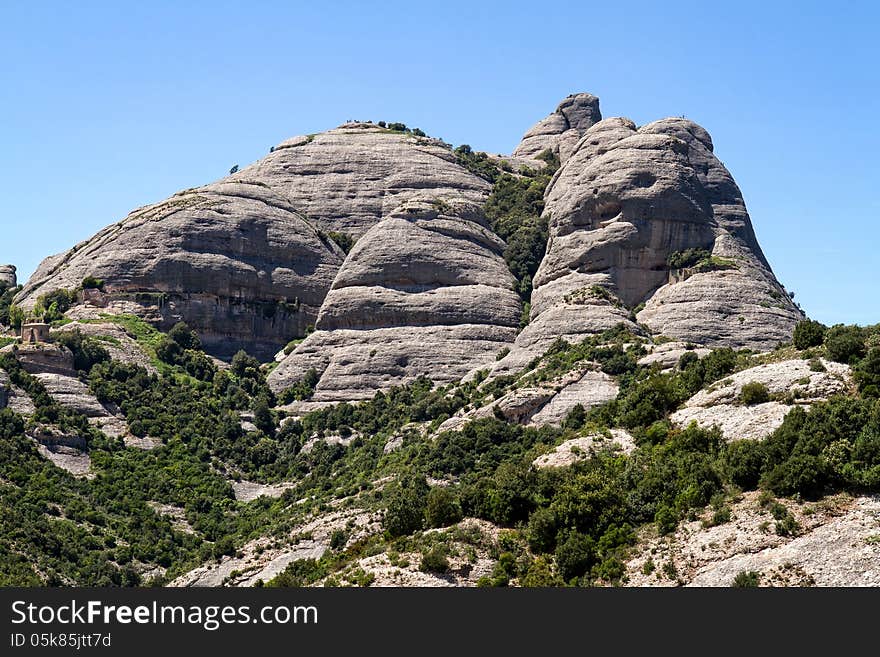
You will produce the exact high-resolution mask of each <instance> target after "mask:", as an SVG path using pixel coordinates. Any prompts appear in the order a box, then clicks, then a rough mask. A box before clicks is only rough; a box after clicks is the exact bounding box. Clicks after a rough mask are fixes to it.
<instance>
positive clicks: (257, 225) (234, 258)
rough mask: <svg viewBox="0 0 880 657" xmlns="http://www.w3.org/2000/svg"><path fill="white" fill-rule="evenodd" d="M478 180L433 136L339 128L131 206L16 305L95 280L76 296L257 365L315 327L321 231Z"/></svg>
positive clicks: (324, 259)
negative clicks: (99, 286) (180, 331)
mask: <svg viewBox="0 0 880 657" xmlns="http://www.w3.org/2000/svg"><path fill="white" fill-rule="evenodd" d="M489 187H490V185H489V183H487V182H486V181H485V180H483V179H482V178H479V177H477V176H474V175H472V174H471V173H469V172H468V171H467V170H465V169H464V168H463V167H461V166H459V165H458V164H457V163H456V160H455V156H454V154H453V153H452V151H451V150H450V148H449V147H448V145H446V144H444V143H443V142H441V141H439V140H435V139H428V138H423V137H415V136H412V135H406V134H402V133H394V132H391V131H389V130H385V129H382V128H379V127H378V126H376V125H373V124H367V123H351V124H346V125H344V126H341V127H340V128H337V129H335V130H330V131H328V132H326V133H322V134H319V135H310V136H306V137H295V138H293V139H289V140H287V141H285V142H282V143H281V144H279V145H278V146H277V147H275V148H274V149H273V151H272V152H271V153H270V154H269V155H268V156H267V157H266V158H264V159H262V160H260V161H258V162H257V163H255V164H253V165H252V166H249V167H247V168H245V169H243V170H241V171H239V172H237V173H235V174H233V175H230V176H228V177H227V178H224V179H223V180H221V181H219V182H217V183H213V184H210V185H206V186H204V187H200V188H196V189H191V190H186V191H184V192H180V193H179V194H176V195H175V196H173V197H171V198H170V199H168V200H166V201H163V202H161V203H158V204H155V205H151V206H147V207H145V208H141V209H139V210H136V211H134V212H133V213H131V214H130V215H129V216H128V217H127V218H125V219H124V220H123V221H121V222H119V223H117V224H114V225H112V226H110V227H108V228H106V229H105V230H103V231H101V232H100V233H98V234H97V235H96V236H94V237H93V238H91V239H89V240H87V241H85V242H83V243H82V244H79V245H78V246H76V247H74V249H72V250H71V251H69V252H67V253H65V254H61V255H57V256H52V257H51V258H47V259H46V260H45V261H44V262H43V263H42V264H41V265H40V268H39V269H38V270H37V272H36V273H35V274H34V276H33V277H32V278H31V280H30V281H29V282H28V284H27V285H26V286H25V289H24V290H23V291H22V293H21V294H20V295H19V297H18V301H19V303H21V305H23V306H24V307H25V308H29V307H32V306H33V304H34V303H35V302H36V299H37V298H38V296H39V295H41V294H44V293H47V292H50V291H52V290H54V289H58V288H68V289H72V288H76V287H78V286H79V285H80V283H81V282H82V280H83V278H85V277H86V276H94V277H95V278H99V279H102V280H104V281H105V284H106V285H105V293H103V294H101V293H97V292H96V291H89V293H90V295H89V298H88V299H85V301H87V303H88V304H91V305H94V306H97V307H99V308H100V309H102V310H104V311H106V312H111V313H112V312H134V313H136V314H138V315H140V316H141V317H144V318H145V319H148V320H149V321H153V322H156V323H158V324H159V325H160V327H161V328H165V329H167V328H169V327H170V326H171V325H173V324H174V323H175V322H177V321H181V320H183V321H186V322H187V323H188V324H189V325H190V326H191V327H193V328H195V329H196V330H197V331H198V332H199V334H200V336H201V337H202V342H203V344H204V345H205V347H206V349H207V350H208V351H209V352H211V353H213V354H215V355H219V356H222V357H228V356H230V355H232V354H233V353H234V352H235V351H237V350H238V349H239V348H242V347H243V348H245V349H247V350H248V351H250V352H252V353H253V354H254V355H256V356H258V357H260V358H262V359H265V360H268V359H270V358H271V356H272V355H273V354H274V353H276V352H277V351H278V350H279V349H280V348H281V347H283V346H284V345H285V344H287V342H288V341H289V340H291V339H293V338H296V337H302V336H303V335H304V334H305V329H306V327H307V326H309V325H313V324H314V323H315V319H316V317H317V312H318V309H319V308H320V306H321V304H322V302H323V301H324V296H325V294H326V293H327V291H328V290H329V288H330V284H331V283H332V281H333V278H334V276H335V275H336V273H337V271H338V269H339V267H340V266H341V264H342V261H343V259H344V253H343V252H342V251H341V249H340V248H339V247H338V246H337V245H336V244H335V243H334V242H333V241H332V240H331V239H330V238H329V237H328V236H327V233H328V232H330V231H342V232H345V233H348V234H349V236H354V237H357V236H359V235H361V234H363V233H364V232H366V231H367V230H368V229H369V228H370V227H371V226H373V225H374V224H376V223H377V222H378V221H379V219H380V218H381V217H383V216H385V215H386V214H388V213H389V212H390V211H391V210H392V209H394V208H396V207H398V206H399V205H400V204H401V203H403V202H405V201H406V200H407V199H409V198H412V197H414V196H416V195H421V194H424V193H426V192H428V193H430V195H431V196H432V198H436V199H453V198H454V199H459V200H460V199H465V200H471V201H473V202H475V203H482V201H483V200H484V199H485V197H486V195H487V194H488V191H489Z"/></svg>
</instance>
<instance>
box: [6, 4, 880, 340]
mask: <svg viewBox="0 0 880 657" xmlns="http://www.w3.org/2000/svg"><path fill="white" fill-rule="evenodd" d="M876 4H877V3H872V2H854V3H847V2H827V1H825V2H816V3H813V2H801V3H796V2H791V3H788V2H785V3H783V2H772V1H768V0H764V1H762V2H736V3H724V4H723V5H722V4H721V3H709V2H705V1H703V2H693V3H648V2H641V3H640V2H628V3H626V4H625V5H621V4H620V3H611V2H602V3H598V2H596V3H590V2H560V1H557V2H553V3H547V2H534V1H532V2H528V3H518V2H511V1H508V2H492V3H488V2H486V3H484V2H477V1H474V0H471V1H469V2H462V3H459V2H444V3H439V2H436V3H435V2H432V3H421V2H407V3H397V2H395V3H382V2H373V3H365V2H357V3H341V2H339V3H335V2H318V3H314V2H312V3H308V4H306V3H295V2H260V1H251V2H241V1H240V0H239V1H238V2H221V1H217V0H212V1H211V2H185V3H184V2H179V1H178V2H162V1H154V2H149V3H133V2H77V3H67V2H64V3H62V2H41V3H36V2H33V1H27V2H21V1H18V0H4V2H3V13H2V21H0V88H2V91H0V94H2V96H0V147H2V159H0V224H2V234H0V235H2V236H0V263H5V262H11V263H14V264H16V265H17V266H18V267H19V269H20V274H21V275H22V277H27V276H29V275H30V273H31V272H32V271H33V270H34V268H35V267H36V265H37V264H38V262H39V261H40V260H41V259H42V258H43V257H44V256H46V255H49V254H52V253H56V252H59V251H62V250H65V249H67V248H69V247H70V246H72V245H73V244H74V243H76V242H77V241H80V240H82V239H85V238H87V237H89V236H90V235H92V234H93V233H94V232H96V231H97V230H99V229H100V228H102V227H103V226H105V225H106V224H109V223H112V222H114V221H118V220H119V219H121V218H122V217H124V216H125V215H126V214H127V213H128V211H130V210H131V209H133V208H135V207H137V206H140V205H144V204H146V203H150V202H154V201H157V200H160V199H162V198H164V197H166V196H168V195H169V194H171V193H173V192H175V191H177V190H179V189H183V188H187V187H191V186H194V185H198V184H202V183H206V182H209V181H211V180H213V179H216V178H218V177H220V176H222V175H224V174H225V173H226V172H227V171H228V170H229V168H230V167H231V166H232V165H233V164H240V165H242V166H244V165H245V164H248V163H250V162H252V161H254V160H256V159H258V158H260V157H262V156H263V155H264V154H265V153H266V152H267V151H268V149H269V147H270V146H272V145H273V144H276V143H278V142H280V141H281V140H283V139H284V138H286V137H288V136H292V135H295V134H302V133H309V132H317V131H320V130H324V129H327V128H331V127H333V126H336V125H338V124H339V123H342V122H343V121H345V120H347V119H350V118H357V119H373V120H380V119H384V120H392V121H395V120H396V121H403V122H405V123H407V124H409V125H411V126H418V127H421V128H422V129H424V130H425V131H426V132H428V133H429V134H432V135H435V136H439V137H443V138H444V139H446V140H447V141H449V142H451V143H453V144H456V145H457V144H461V143H469V144H471V145H472V146H473V147H474V148H477V149H481V150H489V151H494V152H510V151H511V150H512V149H513V148H514V146H515V145H516V143H517V142H518V140H519V138H520V136H521V135H522V133H523V132H524V131H525V130H526V129H527V128H528V127H529V126H530V125H531V124H533V123H534V122H535V121H536V120H538V119H539V118H541V117H543V116H544V115H546V114H548V113H549V112H550V111H552V110H553V109H554V108H555V106H556V104H557V103H558V101H559V100H561V99H562V98H563V97H565V96H566V95H567V94H569V93H571V92H575V91H589V92H591V93H594V94H596V95H598V96H599V97H600V98H601V102H602V113H603V115H604V116H606V117H609V116H619V115H623V116H628V117H630V118H632V119H633V120H634V121H636V122H637V123H639V124H642V123H647V122H649V121H652V120H654V119H657V118H661V117H664V116H678V115H682V114H683V115H686V116H687V117H688V118H691V119H693V120H696V121H697V122H699V123H701V124H702V125H703V126H704V127H706V128H707V129H708V130H709V132H710V133H711V134H712V136H713V139H714V142H715V147H716V153H717V154H718V156H719V157H720V158H721V160H722V161H723V162H724V163H725V164H726V165H727V166H728V168H730V170H731V171H732V173H733V175H734V176H735V178H736V180H737V182H738V183H739V185H740V187H741V188H742V190H743V193H744V196H745V199H746V202H747V204H748V207H749V210H750V212H751V216H752V220H753V222H754V224H755V229H756V231H757V234H758V239H759V240H760V242H761V245H762V246H763V248H764V251H765V252H766V254H767V257H768V258H769V260H770V262H771V263H772V265H773V267H774V270H775V271H776V274H777V275H778V277H779V278H780V280H781V281H782V282H783V283H784V284H785V285H786V286H787V287H788V289H790V290H794V291H796V292H797V300H798V301H800V302H801V303H802V305H803V306H804V308H805V309H806V310H807V312H808V313H809V314H810V315H811V316H813V317H815V318H817V319H820V320H822V321H824V322H826V323H835V322H857V323H875V322H880V285H878V277H877V273H876V272H877V269H878V268H877V263H878V254H877V248H878V246H880V226H878V221H877V220H878V214H880V196H878V190H880V184H878V173H880V164H878V161H880V160H878V153H880V128H878V125H880V124H878V117H880V47H878V40H880V37H878V27H880V9H878V8H877V7H876Z"/></svg>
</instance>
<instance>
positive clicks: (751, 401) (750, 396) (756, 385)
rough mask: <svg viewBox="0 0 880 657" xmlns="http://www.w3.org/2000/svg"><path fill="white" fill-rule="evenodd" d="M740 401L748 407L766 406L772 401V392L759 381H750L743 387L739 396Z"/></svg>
mask: <svg viewBox="0 0 880 657" xmlns="http://www.w3.org/2000/svg"><path fill="white" fill-rule="evenodd" d="M739 398H740V401H742V403H743V404H745V405H746V406H754V405H755V404H764V403H766V402H768V401H770V391H769V390H767V386H765V385H764V384H763V383H761V382H759V381H750V382H749V383H746V384H745V385H743V387H742V391H741V392H740V395H739Z"/></svg>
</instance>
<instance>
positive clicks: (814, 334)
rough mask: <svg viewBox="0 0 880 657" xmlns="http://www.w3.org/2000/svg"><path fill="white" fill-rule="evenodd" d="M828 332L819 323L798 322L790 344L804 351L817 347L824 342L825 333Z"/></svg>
mask: <svg viewBox="0 0 880 657" xmlns="http://www.w3.org/2000/svg"><path fill="white" fill-rule="evenodd" d="M827 330H828V327H826V326H825V325H824V324H822V323H821V322H817V321H815V320H812V319H805V320H803V321H801V322H798V324H797V326H795V327H794V334H793V335H792V342H793V343H794V346H795V347H797V348H798V349H801V350H804V349H809V348H810V347H818V346H821V344H822V343H823V342H824V341H825V332H826V331H827Z"/></svg>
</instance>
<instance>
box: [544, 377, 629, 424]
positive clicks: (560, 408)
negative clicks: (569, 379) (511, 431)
mask: <svg viewBox="0 0 880 657" xmlns="http://www.w3.org/2000/svg"><path fill="white" fill-rule="evenodd" d="M617 392H618V386H617V383H616V382H615V381H614V379H613V378H611V377H610V376H608V375H607V374H605V373H604V372H599V371H590V372H587V373H585V374H584V375H583V376H582V377H581V378H580V379H579V380H577V381H575V382H574V383H570V384H569V385H567V386H565V387H564V388H562V390H560V391H559V392H558V393H557V394H556V395H555V396H554V397H553V398H552V399H551V400H550V401H549V402H548V403H547V404H546V405H544V406H543V407H542V408H541V410H540V411H538V412H537V413H535V414H534V415H533V416H532V417H531V420H530V422H529V423H530V424H532V425H536V426H538V425H545V424H551V425H556V426H559V425H560V424H562V421H563V420H564V419H565V418H566V416H567V415H568V414H569V413H570V412H571V411H572V409H573V408H574V407H575V406H577V405H581V406H583V407H584V409H585V410H589V409H591V408H594V407H596V406H601V405H602V404H605V403H606V402H609V401H611V400H612V399H615V398H616V397H617Z"/></svg>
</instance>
